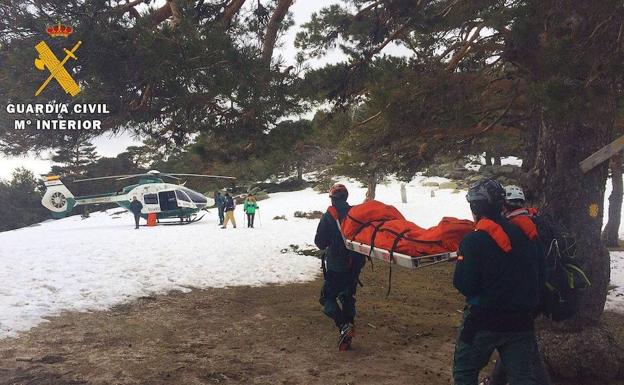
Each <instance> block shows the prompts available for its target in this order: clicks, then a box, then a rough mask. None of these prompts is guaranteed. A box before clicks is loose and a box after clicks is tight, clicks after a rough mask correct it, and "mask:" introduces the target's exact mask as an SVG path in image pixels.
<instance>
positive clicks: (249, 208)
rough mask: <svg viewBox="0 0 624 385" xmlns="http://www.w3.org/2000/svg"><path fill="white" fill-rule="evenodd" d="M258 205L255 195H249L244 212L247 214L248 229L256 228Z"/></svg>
mask: <svg viewBox="0 0 624 385" xmlns="http://www.w3.org/2000/svg"><path fill="white" fill-rule="evenodd" d="M258 208H259V207H258V203H256V197H254V195H253V194H249V195H247V198H245V203H244V205H243V210H244V211H245V214H247V227H251V228H253V227H254V217H255V216H256V210H258Z"/></svg>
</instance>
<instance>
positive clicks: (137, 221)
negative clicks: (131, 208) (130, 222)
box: [134, 214, 141, 229]
mask: <svg viewBox="0 0 624 385" xmlns="http://www.w3.org/2000/svg"><path fill="white" fill-rule="evenodd" d="M139 218H141V214H134V228H135V229H138V228H139Z"/></svg>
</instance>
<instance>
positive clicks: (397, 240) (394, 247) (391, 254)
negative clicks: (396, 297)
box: [386, 230, 409, 298]
mask: <svg viewBox="0 0 624 385" xmlns="http://www.w3.org/2000/svg"><path fill="white" fill-rule="evenodd" d="M408 231H409V230H403V231H402V232H400V233H398V234H397V236H396V238H394V242H393V243H392V248H391V249H390V258H389V262H390V269H389V270H388V291H387V292H386V298H388V297H389V296H390V288H391V287H392V262H393V261H394V251H395V250H396V247H397V245H398V244H399V241H400V240H401V239H402V238H403V237H404V235H405V233H407V232H408Z"/></svg>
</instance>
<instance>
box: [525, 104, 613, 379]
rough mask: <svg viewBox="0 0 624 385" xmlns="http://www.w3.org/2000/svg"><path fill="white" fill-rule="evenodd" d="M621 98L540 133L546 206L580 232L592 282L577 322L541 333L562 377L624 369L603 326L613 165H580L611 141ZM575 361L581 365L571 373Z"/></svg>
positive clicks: (539, 172)
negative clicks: (605, 221) (605, 232)
mask: <svg viewBox="0 0 624 385" xmlns="http://www.w3.org/2000/svg"><path fill="white" fill-rule="evenodd" d="M614 101H615V99H614V98H613V99H610V98H604V99H603V100H600V101H597V102H596V103H592V105H591V106H588V107H587V109H588V111H592V112H591V113H590V114H591V118H590V117H588V118H587V120H586V121H584V122H580V121H567V122H566V121H563V120H562V119H561V118H551V119H548V118H545V119H544V121H543V124H542V125H541V130H540V133H539V141H538V152H537V159H536V164H535V169H534V170H533V172H532V175H533V177H534V178H536V180H534V181H533V182H535V185H536V186H537V187H538V188H537V189H536V190H535V192H536V194H537V195H538V198H539V201H540V202H541V203H542V205H541V211H542V212H544V213H548V214H550V215H552V216H553V218H556V219H557V220H558V221H559V222H560V223H562V224H563V225H564V226H565V227H566V228H567V229H568V230H569V231H570V232H571V233H572V234H573V235H574V237H575V240H576V258H577V261H578V262H579V263H580V264H581V266H582V268H583V270H584V271H585V273H586V274H587V275H588V277H589V279H590V280H591V286H590V288H589V289H587V290H586V291H585V292H584V293H583V294H582V296H581V298H580V310H579V312H578V314H577V315H576V316H575V317H574V318H573V319H571V320H570V321H565V322H560V323H551V322H550V323H549V322H547V323H546V325H545V326H546V327H545V328H544V329H542V331H541V333H540V349H541V351H542V352H543V353H544V358H545V361H546V364H547V366H548V367H549V369H550V371H551V374H552V375H553V376H555V377H564V378H569V377H570V376H572V377H575V378H592V379H595V380H603V381H608V380H612V379H614V378H616V377H617V376H621V375H622V374H623V373H624V362H622V360H620V359H619V358H617V357H623V356H624V355H623V353H622V352H623V350H622V347H621V346H619V345H618V343H617V341H616V340H615V339H613V338H612V337H610V333H609V331H608V330H606V329H605V328H604V327H603V326H602V325H601V324H600V319H601V316H602V314H603V311H604V305H605V302H606V297H607V287H608V285H609V278H610V272H611V271H610V269H611V266H610V257H609V252H608V251H607V250H606V248H605V247H604V245H603V243H602V240H601V230H602V213H603V202H604V189H605V183H606V179H607V168H608V167H607V164H603V165H601V166H598V167H596V168H595V169H593V170H591V171H590V172H588V173H587V174H583V173H582V171H581V170H580V167H579V162H580V161H581V160H583V159H584V158H586V157H587V156H589V155H590V154H592V153H593V152H595V151H596V150H598V149H599V148H601V147H602V146H604V145H605V144H606V143H608V142H609V139H610V138H611V131H612V128H613V122H614V117H615V102H614ZM601 102H602V103H601ZM562 197H565V199H562ZM563 341H565V344H564V343H563ZM597 341H600V343H598V342H597ZM594 342H595V343H594ZM609 357H610V358H609ZM613 357H616V359H612V358H613ZM594 359H596V360H594ZM598 363H600V364H598ZM570 365H572V366H574V370H573V371H571V372H570V371H569V368H570ZM603 366H604V368H603Z"/></svg>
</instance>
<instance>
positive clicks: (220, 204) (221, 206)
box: [215, 191, 225, 226]
mask: <svg viewBox="0 0 624 385" xmlns="http://www.w3.org/2000/svg"><path fill="white" fill-rule="evenodd" d="M215 204H216V205H217V211H218V212H219V226H223V220H224V219H225V215H224V211H225V198H223V195H221V191H217V192H216V194H215Z"/></svg>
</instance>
